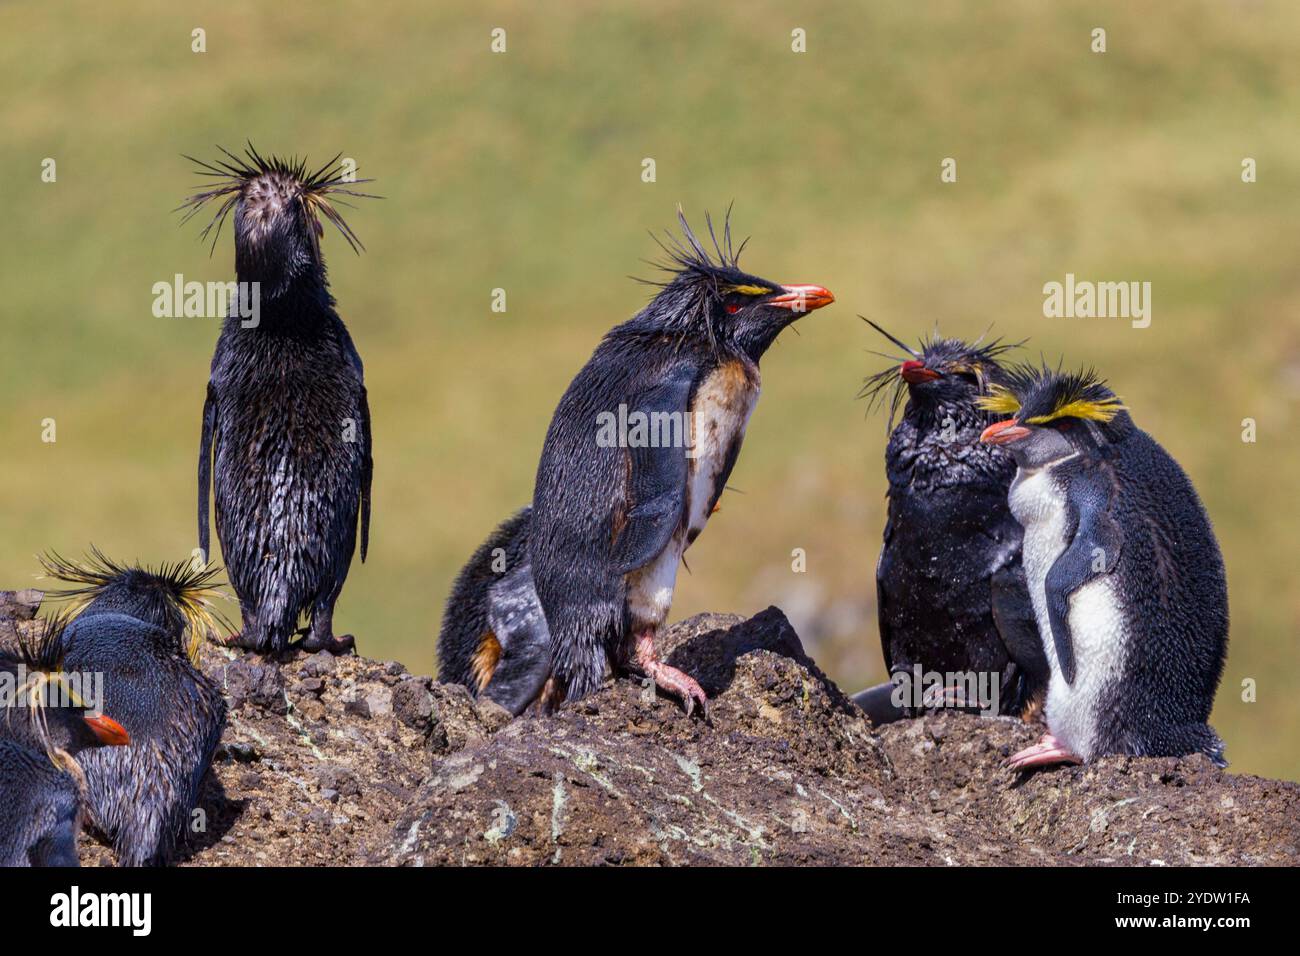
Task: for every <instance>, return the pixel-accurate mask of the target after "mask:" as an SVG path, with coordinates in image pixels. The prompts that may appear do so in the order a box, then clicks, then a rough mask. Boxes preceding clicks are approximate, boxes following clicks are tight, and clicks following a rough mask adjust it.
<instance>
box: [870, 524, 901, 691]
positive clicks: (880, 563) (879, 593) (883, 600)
mask: <svg viewBox="0 0 1300 956" xmlns="http://www.w3.org/2000/svg"><path fill="white" fill-rule="evenodd" d="M893 528H894V523H893V522H892V521H890V520H889V519H888V518H886V519H885V535H884V544H883V545H882V546H881V548H880V557H878V558H876V626H877V629H878V630H879V631H880V651H881V654H882V655H883V656H884V658H885V673H887V674H892V673H893V671H894V650H893V647H894V634H893V626H892V625H891V624H890V623H889V613H888V608H887V604H888V598H889V589H888V588H887V587H886V586H885V559H886V555H887V554H888V553H889V539H890V537H892V532H893ZM863 693H864V694H865V693H866V691H863ZM863 709H864V710H865V709H866V708H863Z"/></svg>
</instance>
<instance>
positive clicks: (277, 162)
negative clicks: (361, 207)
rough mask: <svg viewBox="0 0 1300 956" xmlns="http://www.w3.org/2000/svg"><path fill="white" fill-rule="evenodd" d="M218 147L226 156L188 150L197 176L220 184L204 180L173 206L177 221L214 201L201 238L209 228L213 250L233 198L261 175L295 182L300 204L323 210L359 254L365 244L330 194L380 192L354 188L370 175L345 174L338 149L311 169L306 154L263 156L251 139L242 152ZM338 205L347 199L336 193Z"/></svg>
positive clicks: (362, 195) (366, 196)
mask: <svg viewBox="0 0 1300 956" xmlns="http://www.w3.org/2000/svg"><path fill="white" fill-rule="evenodd" d="M217 149H219V150H221V152H222V153H224V154H225V156H226V159H225V160H220V159H219V160H214V161H213V162H211V163H209V162H205V161H204V160H201V159H195V158H194V157H193V156H186V157H185V158H186V159H188V160H189V161H190V162H192V163H194V164H195V166H196V167H197V169H196V170H195V172H196V173H197V174H198V175H200V176H209V177H215V178H217V179H220V180H222V182H221V183H220V184H219V185H216V186H212V185H209V184H205V185H204V186H203V187H201V188H200V189H199V191H198V192H196V193H194V194H193V195H191V196H189V197H187V198H186V200H185V201H184V202H183V203H181V205H180V206H178V207H177V208H176V211H177V212H182V211H183V212H184V213H185V215H184V216H183V217H182V218H181V224H182V225H184V224H185V223H187V222H189V221H190V219H192V218H193V217H194V216H196V215H197V214H198V213H199V211H200V210H201V209H203V208H204V207H206V206H208V204H209V203H213V202H215V203H217V206H216V209H215V211H214V212H213V215H212V218H211V219H210V220H209V221H208V224H207V225H206V226H204V228H203V232H202V233H200V236H201V238H203V239H207V237H208V234H209V233H212V246H211V250H212V251H215V250H216V247H217V240H218V239H220V238H221V227H222V226H223V225H224V224H225V221H226V219H227V218H228V217H229V216H230V213H231V211H232V210H233V209H234V208H235V204H236V203H237V202H238V201H239V200H240V198H241V196H242V195H243V193H244V190H245V189H246V188H247V187H248V185H249V183H251V182H253V181H254V180H256V179H258V178H261V177H277V178H279V179H281V180H283V181H285V182H287V183H291V184H294V186H295V187H296V188H297V189H298V190H299V191H300V194H301V196H302V197H303V201H304V205H305V206H306V207H307V208H308V209H309V210H310V211H311V212H312V213H313V214H315V213H319V214H320V215H323V216H324V217H325V218H326V219H327V220H329V222H330V223H331V224H332V225H333V226H334V227H335V228H336V229H337V230H338V231H339V234H340V235H342V236H343V238H344V239H345V240H346V241H347V243H348V245H349V246H351V248H352V251H353V252H355V253H357V254H360V253H361V251H362V250H363V249H365V246H364V245H362V243H361V240H360V239H359V238H358V237H357V234H356V233H355V232H353V231H352V227H351V226H349V225H348V223H347V221H346V220H344V218H343V217H342V216H341V215H340V214H339V212H338V210H337V209H335V208H334V203H332V202H330V200H329V198H328V197H331V196H333V197H337V196H340V195H342V196H352V197H354V198H357V199H378V198H380V197H378V196H374V195H371V194H370V193H363V192H358V191H357V190H356V189H354V188H352V187H354V186H357V185H359V184H361V183H368V182H373V180H370V179H350V178H347V177H345V176H344V175H343V167H342V165H341V164H340V163H339V159H340V158H341V157H342V155H343V154H342V153H338V154H336V155H335V156H334V157H333V158H332V159H331V160H329V162H327V163H325V164H324V165H323V166H321V167H320V168H319V169H317V170H315V171H314V172H309V171H308V167H307V160H306V157H304V158H302V159H298V158H296V157H295V158H293V159H285V158H282V157H279V156H271V157H270V158H263V157H262V156H261V155H260V154H259V153H258V152H257V150H256V149H254V148H253V144H252V143H249V144H248V145H247V146H246V147H245V155H244V156H242V157H241V156H237V155H235V154H234V153H232V152H230V151H229V150H227V149H225V148H224V147H221V146H218V147H217ZM335 202H337V203H338V204H339V205H349V203H347V202H346V201H345V200H338V199H335Z"/></svg>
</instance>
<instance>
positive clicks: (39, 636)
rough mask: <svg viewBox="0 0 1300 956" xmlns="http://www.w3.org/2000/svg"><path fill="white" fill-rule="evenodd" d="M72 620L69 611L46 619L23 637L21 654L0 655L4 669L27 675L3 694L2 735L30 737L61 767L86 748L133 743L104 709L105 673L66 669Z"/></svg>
mask: <svg viewBox="0 0 1300 956" xmlns="http://www.w3.org/2000/svg"><path fill="white" fill-rule="evenodd" d="M68 623H69V619H68V617H67V616H66V615H64V614H60V615H57V616H55V617H51V618H42V619H40V620H39V621H38V622H37V629H36V632H35V634H33V635H28V636H26V637H25V638H23V639H22V640H20V641H19V644H18V654H17V656H13V657H11V656H9V655H3V656H0V671H5V672H7V673H8V674H9V675H11V676H12V677H15V678H16V677H17V675H19V674H21V675H22V678H23V679H22V681H21V682H18V681H15V682H14V686H13V687H12V691H13V693H12V694H4V695H0V704H2V705H3V706H2V707H0V710H3V712H4V713H3V716H2V717H0V720H3V721H4V726H0V734H4V733H8V734H9V735H11V736H14V737H16V738H18V739H20V740H21V739H26V740H28V741H30V742H31V744H32V745H34V746H37V747H39V748H40V749H42V750H44V752H45V753H47V754H48V755H50V757H51V759H52V760H54V761H55V762H56V763H58V764H60V765H62V763H63V761H64V758H70V757H75V756H76V755H77V754H78V753H79V752H81V751H82V750H86V749H89V748H94V747H123V746H127V745H129V744H130V742H131V737H130V735H129V734H128V733H127V731H126V729H125V728H124V727H123V726H122V725H121V724H119V723H118V722H117V721H116V720H114V719H113V718H112V717H110V716H108V715H107V714H105V713H104V711H103V705H104V702H103V699H102V692H103V681H102V677H101V676H100V675H97V674H96V673H93V672H78V671H70V670H67V669H66V668H65V664H64V653H63V638H64V632H65V630H66V629H67V626H68ZM15 721H18V722H19V724H18V725H17V726H15V724H14V722H15Z"/></svg>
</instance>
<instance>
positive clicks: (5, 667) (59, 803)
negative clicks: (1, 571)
mask: <svg viewBox="0 0 1300 956" xmlns="http://www.w3.org/2000/svg"><path fill="white" fill-rule="evenodd" d="M65 625H66V619H65V618H62V617H58V618H46V619H42V620H41V621H40V623H39V628H40V631H39V633H38V635H37V636H35V637H32V638H29V639H27V640H24V641H23V642H22V643H21V644H20V648H19V650H18V652H16V653H13V652H8V651H0V867H14V866H77V865H78V864H79V860H78V857H77V835H78V834H79V833H80V832H81V825H82V819H83V816H84V811H85V789H86V780H85V775H84V774H83V772H82V770H81V767H80V765H79V763H78V760H79V758H81V756H82V754H83V753H84V752H85V751H88V750H91V749H94V748H98V747H121V746H125V745H126V744H129V743H130V736H129V735H128V734H127V732H126V730H125V729H124V728H123V727H122V725H121V724H119V723H117V721H115V720H113V719H112V718H111V717H109V716H108V715H107V714H105V713H103V712H102V709H101V708H102V702H100V701H98V700H95V699H93V692H94V675H92V674H85V675H82V674H77V675H72V674H69V673H68V672H67V671H66V670H65V669H64V665H63V661H62V640H63V634H62V631H63V628H64V626H65Z"/></svg>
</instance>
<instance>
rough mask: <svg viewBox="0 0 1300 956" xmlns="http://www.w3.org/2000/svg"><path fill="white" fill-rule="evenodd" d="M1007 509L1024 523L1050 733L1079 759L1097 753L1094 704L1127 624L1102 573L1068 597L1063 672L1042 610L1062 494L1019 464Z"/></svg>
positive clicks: (1061, 518) (1118, 658)
mask: <svg viewBox="0 0 1300 956" xmlns="http://www.w3.org/2000/svg"><path fill="white" fill-rule="evenodd" d="M1008 503H1009V504H1010V506H1011V513H1012V515H1014V516H1015V519H1016V520H1017V521H1019V522H1020V524H1021V525H1022V526H1023V527H1024V529H1025V534H1024V544H1023V546H1022V550H1021V562H1022V564H1023V565H1024V569H1025V580H1026V583H1027V584H1028V586H1029V596H1030V598H1031V600H1032V601H1033V604H1034V616H1035V617H1036V618H1037V620H1038V633H1039V636H1040V637H1041V639H1042V641H1043V650H1044V652H1045V653H1046V655H1047V663H1048V665H1049V666H1050V667H1051V672H1052V676H1051V680H1050V682H1049V683H1048V687H1047V702H1046V705H1045V707H1044V716H1045V717H1046V719H1047V727H1048V729H1049V730H1050V731H1051V732H1052V734H1053V736H1055V737H1056V738H1057V739H1059V740H1060V741H1061V742H1062V743H1063V744H1065V745H1066V746H1067V747H1069V748H1070V749H1071V750H1072V751H1073V752H1074V753H1075V754H1077V755H1078V756H1080V757H1082V758H1083V759H1084V760H1090V759H1092V757H1094V756H1095V755H1096V748H1097V739H1096V737H1097V713H1098V711H1097V708H1098V707H1099V706H1100V705H1101V700H1102V697H1103V694H1104V693H1105V691H1106V690H1107V688H1109V687H1110V686H1111V685H1112V684H1113V682H1115V681H1116V680H1118V679H1120V677H1121V671H1122V669H1123V666H1124V648H1125V646H1126V644H1127V636H1128V634H1127V627H1126V625H1125V623H1124V618H1123V614H1122V613H1121V611H1120V608H1119V604H1118V602H1117V601H1116V598H1115V593H1114V588H1113V585H1112V583H1111V581H1110V579H1109V578H1108V577H1105V576H1103V577H1100V578H1095V579H1094V580H1093V581H1091V582H1090V583H1088V584H1086V585H1084V586H1083V587H1081V588H1079V590H1077V591H1075V592H1074V593H1073V594H1072V595H1071V596H1070V606H1069V620H1070V636H1071V642H1070V643H1071V646H1072V647H1073V649H1074V660H1075V674H1074V683H1073V684H1067V683H1066V682H1065V678H1064V677H1063V676H1062V675H1061V668H1060V664H1059V663H1058V659H1057V654H1056V642H1055V640H1054V639H1053V636H1052V625H1051V622H1050V620H1049V619H1048V614H1047V590H1046V581H1047V572H1048V571H1049V570H1051V567H1052V565H1053V564H1054V563H1055V562H1056V559H1057V557H1059V556H1060V554H1061V552H1062V551H1064V550H1065V548H1066V546H1067V545H1068V544H1069V543H1070V542H1068V541H1066V540H1065V534H1066V528H1067V524H1068V522H1067V516H1066V510H1065V495H1064V492H1063V491H1062V489H1061V488H1059V487H1058V486H1057V485H1056V483H1055V482H1054V481H1053V480H1052V477H1051V474H1050V466H1049V468H1042V469H1038V470H1035V471H1030V472H1024V471H1020V472H1017V474H1016V479H1015V481H1013V482H1012V483H1011V491H1010V494H1009V496H1008Z"/></svg>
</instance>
